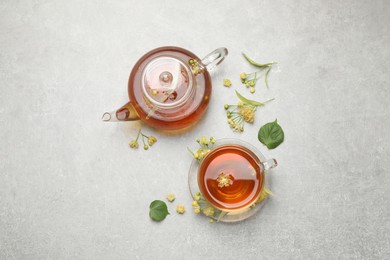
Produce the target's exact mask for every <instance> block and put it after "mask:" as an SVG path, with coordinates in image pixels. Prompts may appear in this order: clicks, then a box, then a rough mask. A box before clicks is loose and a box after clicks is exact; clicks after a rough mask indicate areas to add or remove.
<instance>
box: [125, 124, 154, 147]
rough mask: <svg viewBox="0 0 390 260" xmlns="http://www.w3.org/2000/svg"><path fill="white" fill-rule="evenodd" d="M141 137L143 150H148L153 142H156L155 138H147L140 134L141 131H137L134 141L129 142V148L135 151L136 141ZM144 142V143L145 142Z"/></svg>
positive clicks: (137, 145)
mask: <svg viewBox="0 0 390 260" xmlns="http://www.w3.org/2000/svg"><path fill="white" fill-rule="evenodd" d="M140 136H141V137H142V142H143V144H144V150H148V149H149V147H150V146H152V145H153V144H154V143H155V142H157V138H156V137H155V136H153V135H151V136H147V135H145V134H143V133H142V132H141V129H139V131H138V134H137V138H136V139H134V140H131V141H130V143H129V146H130V148H133V149H137V148H138V147H139V144H138V139H139V138H140ZM145 140H146V141H145Z"/></svg>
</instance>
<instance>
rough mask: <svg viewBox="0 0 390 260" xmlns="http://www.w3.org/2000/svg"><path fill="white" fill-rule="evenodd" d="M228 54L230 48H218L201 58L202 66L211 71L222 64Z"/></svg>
mask: <svg viewBox="0 0 390 260" xmlns="http://www.w3.org/2000/svg"><path fill="white" fill-rule="evenodd" d="M227 55H228V50H227V49H226V48H219V49H216V50H215V51H213V52H211V53H209V54H208V55H206V57H204V58H203V59H202V60H201V63H202V67H204V68H206V69H207V70H208V71H211V70H213V69H214V68H215V67H217V65H218V64H220V63H221V62H222V61H223V60H224V59H225V57H226V56H227Z"/></svg>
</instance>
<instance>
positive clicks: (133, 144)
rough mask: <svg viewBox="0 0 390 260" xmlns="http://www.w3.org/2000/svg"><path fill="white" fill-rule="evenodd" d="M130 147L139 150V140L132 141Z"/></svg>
mask: <svg viewBox="0 0 390 260" xmlns="http://www.w3.org/2000/svg"><path fill="white" fill-rule="evenodd" d="M129 146H130V148H133V149H137V148H138V142H137V140H132V141H131V142H130V143H129Z"/></svg>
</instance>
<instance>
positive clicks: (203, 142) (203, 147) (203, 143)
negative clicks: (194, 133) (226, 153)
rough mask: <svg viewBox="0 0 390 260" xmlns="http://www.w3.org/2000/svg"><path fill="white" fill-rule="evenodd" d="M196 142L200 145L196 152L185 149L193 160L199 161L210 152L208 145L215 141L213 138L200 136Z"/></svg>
mask: <svg viewBox="0 0 390 260" xmlns="http://www.w3.org/2000/svg"><path fill="white" fill-rule="evenodd" d="M196 142H197V143H198V144H199V145H200V148H199V149H198V150H197V151H196V152H193V151H192V150H191V149H190V148H187V149H188V151H189V152H190V153H191V154H192V155H193V156H194V158H195V159H197V160H201V159H203V158H204V157H205V156H206V155H207V154H208V153H209V152H210V149H209V145H211V144H214V143H215V139H214V137H210V138H207V137H206V136H202V137H201V138H200V139H197V140H196Z"/></svg>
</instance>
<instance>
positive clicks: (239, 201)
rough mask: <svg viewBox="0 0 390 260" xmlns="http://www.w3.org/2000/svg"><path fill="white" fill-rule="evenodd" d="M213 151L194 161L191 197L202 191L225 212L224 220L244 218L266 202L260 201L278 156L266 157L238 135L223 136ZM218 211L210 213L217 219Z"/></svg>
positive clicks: (206, 197) (191, 169) (214, 205)
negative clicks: (231, 136) (226, 137)
mask: <svg viewBox="0 0 390 260" xmlns="http://www.w3.org/2000/svg"><path fill="white" fill-rule="evenodd" d="M209 149H210V152H209V153H208V154H207V155H206V156H205V157H204V158H203V159H202V160H200V161H199V160H196V159H194V160H193V161H192V163H191V166H190V170H189V174H188V184H189V188H190V192H191V195H192V197H193V198H194V199H195V198H196V194H197V193H198V192H200V193H201V194H202V198H203V199H204V200H205V201H206V202H207V203H209V204H210V205H211V206H212V207H213V208H214V209H215V211H216V212H224V214H225V215H224V217H223V218H221V219H220V221H223V222H236V221H241V220H244V219H246V218H248V217H250V216H252V215H254V214H255V213H256V212H258V211H259V210H260V209H261V207H262V206H263V205H264V202H265V200H262V201H259V198H260V196H261V194H262V192H263V190H264V187H268V188H269V186H270V184H271V182H270V178H269V177H267V176H268V173H269V172H270V170H271V169H272V168H274V167H276V166H277V161H276V160H275V159H270V160H266V159H265V157H264V155H263V154H262V153H261V152H260V151H259V150H258V149H257V148H256V147H254V146H253V145H251V144H249V143H247V142H244V141H242V140H239V139H220V140H217V141H216V142H215V143H214V144H211V145H209ZM219 214H220V213H218V214H215V215H213V216H211V217H212V218H214V219H218V215H219Z"/></svg>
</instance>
